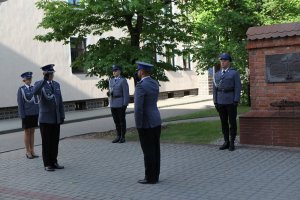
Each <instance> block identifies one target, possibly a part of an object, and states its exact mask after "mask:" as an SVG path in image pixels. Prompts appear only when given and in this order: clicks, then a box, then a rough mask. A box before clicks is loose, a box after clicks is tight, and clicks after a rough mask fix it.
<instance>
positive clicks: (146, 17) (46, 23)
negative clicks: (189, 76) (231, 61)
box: [35, 0, 192, 89]
mask: <svg viewBox="0 0 300 200" xmlns="http://www.w3.org/2000/svg"><path fill="white" fill-rule="evenodd" d="M187 2H189V1H187ZM36 6H37V8H39V9H41V10H43V11H44V14H45V15H44V18H43V20H42V22H40V24H39V27H40V28H44V29H46V30H47V31H48V32H47V33H46V34H42V35H37V36H36V37H35V39H37V40H40V41H43V42H48V41H63V42H64V43H65V44H67V43H69V39H70V37H72V36H76V37H78V38H79V39H82V38H85V37H86V36H88V35H94V36H96V37H98V38H99V40H98V42H97V43H96V44H91V45H88V46H87V50H88V51H86V52H85V53H83V54H82V55H81V56H80V57H79V58H78V59H77V60H76V62H74V63H72V66H73V67H78V66H84V68H86V69H87V70H86V71H87V72H88V74H87V75H88V76H98V77H100V78H101V79H100V81H99V83H98V87H100V88H101V89H104V88H107V80H106V79H107V78H106V77H108V76H110V75H111V70H110V69H111V66H112V65H113V64H119V65H122V66H123V68H124V70H123V75H124V76H125V77H126V78H131V77H132V76H133V74H134V71H135V68H136V66H135V62H136V61H137V60H142V61H145V62H150V63H152V64H154V66H155V67H154V68H155V70H154V73H153V76H154V77H155V78H156V79H157V80H160V81H167V80H168V78H167V77H166V75H165V70H173V71H175V70H178V69H179V66H172V65H171V64H169V63H166V62H164V61H157V60H156V57H155V55H162V56H166V54H168V53H166V52H165V48H166V47H168V48H169V49H172V51H171V54H174V55H181V54H182V51H181V50H180V49H178V44H179V43H181V44H189V43H191V40H192V37H191V36H189V35H191V31H192V28H191V26H190V24H191V23H190V22H189V21H188V18H187V16H186V14H185V13H188V10H189V9H191V7H190V3H181V1H180V2H179V1H178V3H177V6H178V7H180V8H181V12H176V13H174V12H172V9H171V7H170V1H163V0H81V1H80V4H79V5H70V4H68V3H67V1H62V0H52V1H49V0H39V1H38V2H37V3H36ZM116 29H118V30H120V31H122V34H121V35H120V38H114V37H106V36H105V35H103V34H104V33H107V32H108V31H113V30H116ZM169 53H170V52H169Z"/></svg>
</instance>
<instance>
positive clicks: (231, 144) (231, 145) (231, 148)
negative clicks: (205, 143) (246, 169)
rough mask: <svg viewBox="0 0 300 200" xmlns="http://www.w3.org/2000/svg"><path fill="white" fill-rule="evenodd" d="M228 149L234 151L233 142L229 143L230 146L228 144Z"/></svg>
mask: <svg viewBox="0 0 300 200" xmlns="http://www.w3.org/2000/svg"><path fill="white" fill-rule="evenodd" d="M228 150H229V151H234V150H235V146H234V142H232V143H230V146H229V148H228Z"/></svg>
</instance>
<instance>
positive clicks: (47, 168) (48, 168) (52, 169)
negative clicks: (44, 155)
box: [45, 166, 55, 172]
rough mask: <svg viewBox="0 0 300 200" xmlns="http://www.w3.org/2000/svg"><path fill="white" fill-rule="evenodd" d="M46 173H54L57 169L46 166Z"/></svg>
mask: <svg viewBox="0 0 300 200" xmlns="http://www.w3.org/2000/svg"><path fill="white" fill-rule="evenodd" d="M45 171H48V172H53V171H55V169H54V168H53V167H52V166H46V167H45Z"/></svg>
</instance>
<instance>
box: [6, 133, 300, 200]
mask: <svg viewBox="0 0 300 200" xmlns="http://www.w3.org/2000/svg"><path fill="white" fill-rule="evenodd" d="M40 151H41V149H40V146H39V147H37V153H39V154H40V153H41V152H40ZM161 153H162V162H161V163H162V165H161V178H160V182H159V184H156V185H140V184H138V183H137V180H138V179H140V178H143V175H144V171H143V170H144V167H143V157H142V151H141V148H140V146H139V143H138V142H127V143H124V144H112V143H111V142H110V141H108V140H96V139H79V138H67V139H64V140H62V141H61V143H60V151H59V162H60V164H63V165H65V167H66V168H65V169H63V170H57V171H55V172H46V171H44V170H43V167H42V159H41V158H38V159H33V160H28V159H26V158H25V156H24V153H23V151H22V150H16V151H12V152H7V153H2V154H0V159H1V161H2V162H1V163H0V177H1V186H0V199H17V200H20V199H26V200H27V199H62V200H63V199H64V200H67V199H76V200H77V199H87V200H89V199H97V200H98V199H104V200H106V199H116V200H118V199H120V200H140V199H146V200H148V199H149V200H151V199H155V200H157V199H166V200H177V199H178V200H182V199H185V200H199V199H200V200H216V199H224V197H225V199H230V200H232V199H233V200H235V199H238V200H241V199H247V200H248V199H249V200H252V199H256V200H269V199H270V200H271V199H272V200H273V199H278V200H280V199H291V200H299V199H300V193H299V191H300V150H297V149H293V150H289V149H280V150H277V149H266V148H248V147H240V148H238V149H237V150H236V151H234V152H229V151H219V150H217V146H215V145H187V144H168V143H164V144H162V145H161ZM3 161H5V162H3Z"/></svg>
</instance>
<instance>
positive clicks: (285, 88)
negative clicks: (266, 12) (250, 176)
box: [240, 23, 300, 147]
mask: <svg viewBox="0 0 300 200" xmlns="http://www.w3.org/2000/svg"><path fill="white" fill-rule="evenodd" d="M247 37H248V44H247V50H248V52H249V69H250V94H251V111H250V112H248V113H246V114H244V115H242V116H240V142H241V144H253V145H270V146H289V147H300V23H287V24H277V25H270V26H261V27H251V28H249V29H248V31H247Z"/></svg>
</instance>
